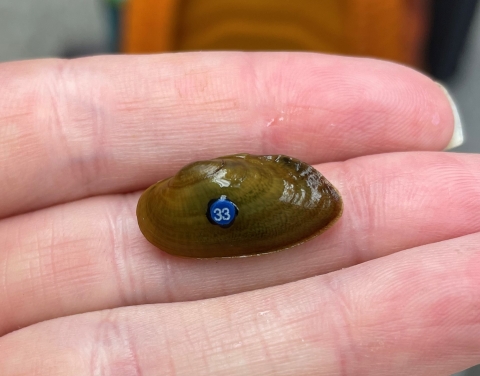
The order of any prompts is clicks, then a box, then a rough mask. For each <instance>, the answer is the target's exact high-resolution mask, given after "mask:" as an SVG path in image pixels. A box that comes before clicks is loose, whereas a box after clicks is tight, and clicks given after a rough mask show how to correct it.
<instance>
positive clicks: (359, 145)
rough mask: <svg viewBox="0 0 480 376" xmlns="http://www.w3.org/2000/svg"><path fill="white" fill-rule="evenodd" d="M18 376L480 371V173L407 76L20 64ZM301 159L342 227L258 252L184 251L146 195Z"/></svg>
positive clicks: (7, 368) (216, 64) (1, 327)
mask: <svg viewBox="0 0 480 376" xmlns="http://www.w3.org/2000/svg"><path fill="white" fill-rule="evenodd" d="M0 82H1V83H2V90H1V91H0V160H1V163H0V176H1V179H0V197H2V200H1V202H0V216H1V217H2V219H1V221H0V336H1V337H0V354H1V356H0V375H6V376H10V375H28V376H30V375H49V376H56V375H75V376H83V375H112V376H123V375H144V376H145V375H176V376H180V375H182V376H183V375H188V376H191V375H229V376H236V375H282V376H285V375H295V376H297V375H301V376H304V375H305V376H306V375H314V376H318V375H405V374H414V375H449V374H451V373H453V372H457V371H460V370H462V369H465V368H467V367H469V366H472V365H474V364H476V363H479V362H480V351H479V349H480V334H479V333H480V245H479V244H480V156H478V155H472V154H452V153H446V152H442V150H443V149H444V148H445V146H446V145H447V144H448V142H449V140H450V138H451V136H452V132H453V122H454V121H453V115H452V110H451V107H450V105H449V102H448V100H447V98H446V96H445V94H444V93H443V91H442V90H441V89H440V88H439V86H438V85H437V84H436V83H434V82H433V81H431V80H430V79H429V78H427V77H425V76H423V75H422V74H420V73H418V72H415V71H413V70H411V69H408V68H405V67H402V66H399V65H395V64H392V63H386V62H380V61H376V60H368V59H354V58H346V57H335V56H325V55H319V54H297V53H279V54H269V53H260V54H249V53H191V54H177V55H168V54H165V55H157V56H130V57H125V56H118V57H94V58H86V59H79V60H73V61H61V60H41V61H25V62H10V63H3V64H0ZM241 152H247V153H252V154H278V153H282V154H287V155H291V156H294V157H297V158H300V159H302V160H304V161H305V162H308V163H311V164H313V165H315V167H316V168H317V169H318V170H319V171H321V172H322V173H323V174H324V175H325V176H326V177H327V179H328V180H329V181H331V182H332V183H333V184H334V185H335V186H336V187H337V188H338V190H339V191H340V192H341V194H342V196H343V200H344V213H343V216H342V218H341V219H340V220H339V222H337V223H336V224H335V226H333V227H332V228H331V229H329V230H328V231H327V232H326V233H324V234H322V235H321V236H319V237H317V238H315V239H314V240H312V241H309V242H307V243H304V244H302V245H300V246H298V247H295V248H292V249H289V250H286V251H283V252H279V253H275V254H271V255H266V256H260V257H251V258H243V259H221V260H191V259H181V258H176V257H173V256H169V255H167V254H165V253H163V252H161V251H159V250H158V249H156V248H155V247H153V246H152V245H150V244H149V243H148V242H147V241H146V240H145V239H144V238H143V237H142V235H141V233H140V231H139V229H138V226H137V222H136V218H135V207H136V202H137V200H138V197H139V195H140V193H141V191H142V190H143V189H145V188H146V187H147V186H149V185H150V184H152V183H154V182H155V181H157V180H160V179H163V178H165V177H168V176H170V175H172V174H173V173H174V172H175V171H177V170H178V169H179V168H181V167H182V166H183V165H185V164H186V163H188V162H191V161H195V160H199V159H209V158H213V157H218V156H222V155H227V154H234V153H241Z"/></svg>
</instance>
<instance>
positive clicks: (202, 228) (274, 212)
mask: <svg viewBox="0 0 480 376" xmlns="http://www.w3.org/2000/svg"><path fill="white" fill-rule="evenodd" d="M220 197H226V198H228V200H231V201H232V202H233V203H234V204H235V205H236V207H237V208H238V213H237V217H236V218H235V221H234V223H233V224H232V225H231V226H229V227H227V228H223V227H220V226H216V225H214V224H212V222H211V221H210V220H209V219H208V218H207V215H206V212H207V208H208V205H209V203H210V202H211V201H212V200H215V199H219V198H220ZM341 214H342V199H341V196H340V194H339V193H338V191H337V190H336V189H335V187H334V186H333V185H332V184H331V183H330V182H328V181H327V179H325V177H324V176H323V175H322V174H321V173H320V172H318V171H317V170H315V169H314V168H313V167H312V166H310V165H308V164H306V163H304V162H301V161H300V160H298V159H295V158H291V157H288V156H285V155H264V156H256V155H249V154H236V155H230V156H225V157H220V158H217V159H212V160H207V161H199V162H194V163H192V164H189V165H188V166H185V167H184V168H182V169H181V170H180V171H179V172H178V173H177V174H176V175H175V176H173V177H171V178H168V179H165V180H162V181H160V182H158V183H156V184H154V185H152V186H151V187H150V188H148V189H147V190H146V191H145V192H144V193H143V194H142V196H141V197H140V200H139V202H138V205H137V219H138V224H139V227H140V230H141V232H142V233H143V235H144V236H145V237H146V238H147V240H148V241H149V242H150V243H152V244H153V245H155V246H157V247H158V248H160V249H161V250H163V251H165V252H167V253H170V254H172V255H176V256H182V257H194V258H212V257H242V256H252V255H260V254H264V253H270V252H274V251H279V250H281V249H285V248H290V247H292V246H294V245H297V244H300V243H303V242H304V241H306V240H308V239H310V238H312V237H315V236H317V235H319V234H320V233H322V232H323V231H325V230H326V229H327V228H329V227H330V226H331V225H332V224H333V223H334V222H335V221H336V220H338V218H339V217H340V216H341Z"/></svg>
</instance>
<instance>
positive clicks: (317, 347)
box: [0, 234, 480, 376]
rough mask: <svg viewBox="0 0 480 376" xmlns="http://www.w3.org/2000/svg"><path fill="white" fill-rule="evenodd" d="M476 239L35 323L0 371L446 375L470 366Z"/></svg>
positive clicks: (475, 316)
mask: <svg viewBox="0 0 480 376" xmlns="http://www.w3.org/2000/svg"><path fill="white" fill-rule="evenodd" d="M479 242H480V234H475V235H470V236H466V237H462V238H456V239H453V240H450V241H446V242H442V243H436V244H429V245H426V246H423V247H420V248H416V249H411V250H408V251H402V252H399V253H397V254H394V255H390V256H388V257H384V258H380V259H377V260H374V261H371V262H368V263H365V264H362V265H358V266H357V267H353V268H349V269H346V270H342V271H339V272H335V273H332V274H329V275H325V276H319V277H314V278H311V279H306V280H302V281H298V282H295V283H290V284H287V285H282V286H277V287H273V288H269V289H264V290H258V291H255V292H250V293H245V294H239V295H233V296H229V297H224V298H217V299H211V300H208V301H201V302H190V303H182V304H164V305H150V306H138V307H131V308H119V309H116V310H111V311H103V312H95V313H89V314H84V315H77V316H71V317H67V318H63V319H57V320H53V321H49V322H44V323H40V324H37V325H34V326H32V327H28V328H25V329H22V330H20V331H17V332H15V333H12V334H10V335H7V336H5V337H3V338H2V339H1V340H0V349H1V350H2V353H3V356H2V357H1V358H0V373H2V374H6V375H10V374H35V375H47V374H48V375H49V376H54V375H64V374H68V373H69V372H73V370H75V374H76V375H92V374H97V373H102V374H107V375H119V374H142V375H157V374H158V373H159V372H160V373H162V374H165V375H170V374H171V375H173V374H175V375H178V376H181V375H192V374H195V375H271V374H279V373H281V374H282V375H304V376H308V375H315V376H319V375H337V374H352V375H405V374H406V373H412V372H413V373H414V374H415V375H449V374H451V373H453V372H456V371H460V370H462V369H464V368H467V367H469V366H472V365H474V364H475V363H478V362H479V361H480V354H479V353H478V349H479V348H480V336H479V335H478V333H479V330H480V250H479V247H478V244H479ZM280 370H281V371H280Z"/></svg>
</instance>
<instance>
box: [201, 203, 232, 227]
mask: <svg viewBox="0 0 480 376" xmlns="http://www.w3.org/2000/svg"><path fill="white" fill-rule="evenodd" d="M237 214H238V209H237V206H236V205H235V204H234V203H233V202H232V201H230V200H229V199H227V196H220V198H219V199H216V200H211V201H210V202H209V203H208V211H207V218H208V220H209V221H210V222H211V223H213V224H215V225H219V226H220V227H229V226H231V225H232V223H233V221H234V220H235V217H236V216H237Z"/></svg>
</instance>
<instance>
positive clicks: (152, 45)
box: [0, 0, 480, 376]
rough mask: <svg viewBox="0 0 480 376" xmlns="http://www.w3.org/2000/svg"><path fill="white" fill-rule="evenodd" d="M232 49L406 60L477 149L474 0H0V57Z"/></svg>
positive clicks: (478, 61)
mask: <svg viewBox="0 0 480 376" xmlns="http://www.w3.org/2000/svg"><path fill="white" fill-rule="evenodd" d="M235 49H240V50H294V51H319V52H325V53H337V54H345V55H356V56H370V57H377V58H381V59H387V60H392V61H396V62H399V63H402V64H406V65H409V66H412V67H414V68H416V69H418V70H421V71H423V72H425V73H427V74H428V75H430V76H432V77H433V78H434V79H435V80H438V81H441V82H442V83H443V84H444V85H445V86H446V87H447V88H448V89H449V90H450V92H451V94H452V95H453V97H454V98H455V99H456V102H457V105H458V108H459V111H460V114H461V117H462V119H463V124H464V133H465V136H466V138H465V143H464V144H463V145H462V146H460V147H458V148H456V149H455V150H454V151H455V152H480V126H479V124H478V123H479V120H480V105H479V104H480V100H479V99H480V69H479V68H480V7H478V6H477V0H321V1H320V0H294V1H292V0H262V1H258V0H83V1H74V0H42V1H38V0H21V1H13V0H0V62H2V61H9V60H20V59H32V58H41V57H65V58H73V57H80V56H88V55H95V54H105V53H158V52H167V51H187V50H235ZM457 375H462V376H474V375H475V376H480V366H477V367H474V368H472V369H469V370H466V371H464V372H462V373H459V374H457Z"/></svg>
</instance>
